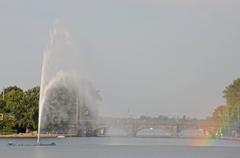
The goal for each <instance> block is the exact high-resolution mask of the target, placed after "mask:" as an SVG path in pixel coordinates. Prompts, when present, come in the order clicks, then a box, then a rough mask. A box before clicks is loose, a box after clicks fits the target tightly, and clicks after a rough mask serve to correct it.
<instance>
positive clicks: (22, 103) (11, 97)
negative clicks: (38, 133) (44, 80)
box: [0, 86, 40, 132]
mask: <svg viewBox="0 0 240 158" xmlns="http://www.w3.org/2000/svg"><path fill="white" fill-rule="evenodd" d="M39 91H40V88H39V87H34V88H32V89H29V90H27V91H25V92H24V91H23V90H22V89H21V88H19V87H17V86H10V87H7V88H6V89H4V99H3V92H2V93H1V96H0V98H1V99H0V112H1V113H3V114H4V116H6V117H4V120H3V121H0V127H1V128H0V129H5V130H7V131H9V130H11V129H13V130H17V131H19V132H25V131H26V129H29V130H36V129H37V122H38V100H39ZM11 118H12V119H11ZM13 118H14V119H13Z"/></svg>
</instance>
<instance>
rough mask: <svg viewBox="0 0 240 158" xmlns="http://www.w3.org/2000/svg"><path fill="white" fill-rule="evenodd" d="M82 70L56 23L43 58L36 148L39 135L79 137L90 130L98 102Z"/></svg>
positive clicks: (80, 59) (76, 53) (80, 61)
mask: <svg viewBox="0 0 240 158" xmlns="http://www.w3.org/2000/svg"><path fill="white" fill-rule="evenodd" d="M84 66H85V65H84V59H83V55H82V53H81V52H80V51H78V50H77V49H76V47H75V45H74V42H73V40H72V38H71V36H70V33H69V32H68V31H67V30H66V29H65V27H64V26H63V24H62V23H61V22H59V20H58V21H56V23H55V25H54V27H53V29H52V31H50V40H49V44H48V45H47V48H46V50H45V51H44V56H43V64H42V72H41V87H40V98H39V121H38V139H37V143H38V144H39V143H40V136H41V134H42V133H48V134H49V133H50V134H57V135H67V136H68V135H71V136H73V135H74V136H79V135H81V136H83V135H84V133H86V130H89V129H94V127H93V126H95V124H96V122H95V121H96V119H97V116H98V105H99V101H100V100H101V98H100V96H99V95H98V93H97V91H96V89H95V87H94V85H93V82H92V81H91V80H90V79H89V77H88V75H87V72H86V69H85V67H84Z"/></svg>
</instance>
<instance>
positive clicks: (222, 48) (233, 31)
mask: <svg viewBox="0 0 240 158" xmlns="http://www.w3.org/2000/svg"><path fill="white" fill-rule="evenodd" d="M239 7H240V1H238V0H101V1H99V0H85V1H83V0H65V1H63V0H41V1H35V0H22V1H18V0H0V43H1V44H0V59H1V61H0V72H1V77H0V89H3V87H7V86H9V85H17V86H20V87H22V88H23V89H28V88H31V87H33V86H36V85H40V78H41V65H42V58H43V57H42V56H43V51H44V49H45V48H46V44H47V41H48V39H49V29H50V28H51V27H52V25H53V23H54V21H55V20H56V19H61V21H63V22H64V24H65V26H66V27H67V29H68V30H69V32H70V33H71V35H72V38H73V39H74V42H75V44H76V46H77V47H78V48H79V51H81V52H82V53H83V54H84V58H85V59H86V60H85V61H86V63H87V65H88V71H89V73H91V74H92V80H93V81H94V84H95V86H96V88H97V89H99V91H100V94H101V96H102V98H103V102H102V105H101V106H100V112H101V114H102V115H107V116H119V117H122V116H128V109H130V113H131V114H132V116H133V117H138V116H140V115H151V116H158V115H160V114H161V115H168V116H183V115H187V116H190V117H197V118H204V117H207V116H210V115H211V113H212V112H213V110H214V108H216V107H217V106H218V105H222V104H225V100H224V98H223V97H222V96H223V93H222V91H223V90H224V88H225V87H226V86H227V85H229V84H230V83H231V82H232V81H233V80H234V79H237V78H238V77H240V69H239V68H240V62H239V59H240V53H239V51H240V30H239V28H240V16H239V15H240V10H239ZM79 61H80V59H79Z"/></svg>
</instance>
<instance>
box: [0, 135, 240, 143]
mask: <svg viewBox="0 0 240 158" xmlns="http://www.w3.org/2000/svg"><path fill="white" fill-rule="evenodd" d="M40 137H41V138H57V137H58V135H56V134H41V135H40ZM18 138H21V139H25V138H26V139H28V138H29V139H33V138H37V135H36V134H25V133H24V134H23V133H22V134H10V135H0V139H18ZM137 138H152V137H137ZM154 138H156V137H154ZM157 138H179V139H186V138H187V139H209V137H199V138H196V137H195V138H194V137H157ZM211 139H214V138H211ZM215 139H216V140H217V139H219V140H230V141H240V137H222V138H215Z"/></svg>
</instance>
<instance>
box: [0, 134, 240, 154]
mask: <svg viewBox="0 0 240 158" xmlns="http://www.w3.org/2000/svg"><path fill="white" fill-rule="evenodd" d="M9 141H12V142H16V143H23V144H34V143H35V142H36V140H35V139H0V158H73V157H79V158H160V157H162V158H240V142H239V141H228V140H215V141H213V142H212V143H211V144H210V146H192V145H193V144H194V143H193V142H198V141H199V140H192V139H174V138H120V137H115V138H111V137H100V138H62V139H59V138H58V139H42V140H41V141H42V142H43V143H44V142H52V141H54V142H56V144H57V145H56V146H8V145H7V143H8V142H9ZM195 145H196V144H195Z"/></svg>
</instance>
